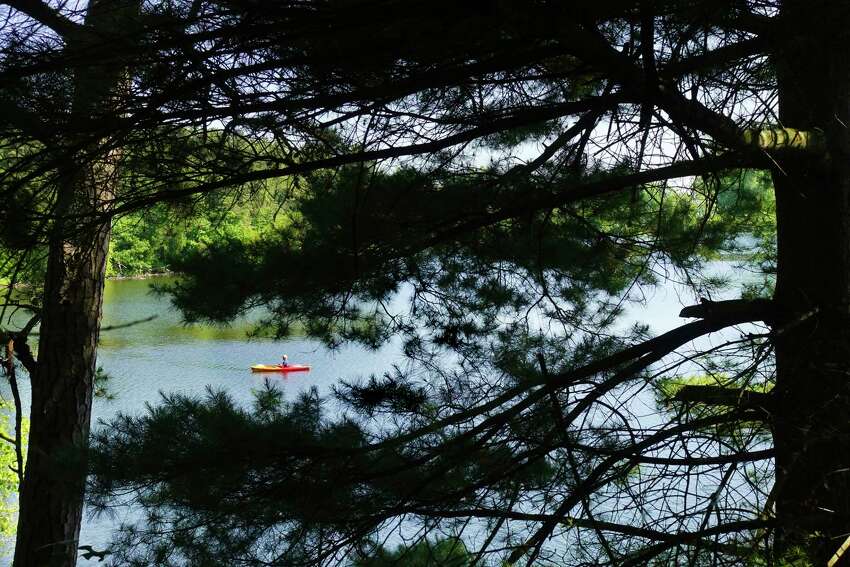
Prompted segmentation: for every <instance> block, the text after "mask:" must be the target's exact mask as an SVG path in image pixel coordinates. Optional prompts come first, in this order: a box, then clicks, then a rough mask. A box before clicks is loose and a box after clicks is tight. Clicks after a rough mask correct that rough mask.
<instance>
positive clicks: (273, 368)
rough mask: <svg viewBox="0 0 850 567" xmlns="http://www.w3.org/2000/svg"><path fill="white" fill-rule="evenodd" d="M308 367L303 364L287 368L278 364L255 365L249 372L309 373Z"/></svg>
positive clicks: (291, 365)
mask: <svg viewBox="0 0 850 567" xmlns="http://www.w3.org/2000/svg"><path fill="white" fill-rule="evenodd" d="M309 371H310V367H309V366H305V365H303V364H290V365H289V366H281V365H280V364H255V365H254V366H252V367H251V372H309Z"/></svg>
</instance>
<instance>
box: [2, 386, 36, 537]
mask: <svg viewBox="0 0 850 567" xmlns="http://www.w3.org/2000/svg"><path fill="white" fill-rule="evenodd" d="M14 412H15V407H14V406H13V405H12V403H11V402H5V401H4V402H0V434H2V435H3V437H5V438H7V439H14V438H15V434H14ZM29 426H30V420H29V419H28V418H24V419H23V420H22V422H21V438H22V439H23V441H24V447H23V450H24V459H25V462H26V439H27V437H28V436H29ZM17 464H18V462H17V456H16V454H15V447H14V445H12V444H11V443H10V442H8V441H6V440H5V439H2V440H0V542H3V543H4V544H11V543H12V542H13V538H14V535H15V530H16V528H17V523H18V504H17V496H18V474H17V473H16V472H15V471H14V470H12V467H17Z"/></svg>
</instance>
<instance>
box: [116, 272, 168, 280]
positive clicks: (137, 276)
mask: <svg viewBox="0 0 850 567" xmlns="http://www.w3.org/2000/svg"><path fill="white" fill-rule="evenodd" d="M176 275H177V272H145V273H142V274H133V275H129V276H124V275H117V276H107V277H106V279H107V280H148V279H153V278H162V277H166V276H176Z"/></svg>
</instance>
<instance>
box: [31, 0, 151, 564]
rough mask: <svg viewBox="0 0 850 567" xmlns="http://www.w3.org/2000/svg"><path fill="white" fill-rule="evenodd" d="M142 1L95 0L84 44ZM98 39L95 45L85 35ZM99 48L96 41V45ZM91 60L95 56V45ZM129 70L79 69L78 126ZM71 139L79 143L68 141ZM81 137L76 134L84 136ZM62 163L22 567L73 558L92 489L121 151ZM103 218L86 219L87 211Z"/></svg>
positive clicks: (105, 34)
mask: <svg viewBox="0 0 850 567" xmlns="http://www.w3.org/2000/svg"><path fill="white" fill-rule="evenodd" d="M136 5H137V2H136V1H127V2H120V1H115V0H100V1H97V0H94V1H91V2H89V4H88V11H87V15H86V22H85V27H86V28H87V33H88V35H87V36H81V38H80V39H79V40H78V41H79V42H81V43H80V44H78V46H77V47H83V48H86V49H90V50H92V51H93V50H94V49H101V50H102V49H105V48H108V46H109V45H110V42H109V41H107V40H108V38H110V37H116V39H117V37H118V35H119V34H124V33H126V31H127V27H128V25H129V24H130V23H132V20H128V19H127V18H128V17H130V18H132V16H133V14H135V13H136V10H137V8H136ZM90 40H91V43H90V44H89V45H86V44H85V42H88V41H90ZM90 46H95V47H90ZM92 51H90V52H89V54H88V57H87V59H88V58H91V59H90V60H92V61H97V59H96V58H95V57H96V52H94V53H93V52H92ZM124 77H125V72H124V70H122V69H121V68H120V67H119V66H116V65H114V64H112V65H110V66H108V67H107V66H98V65H96V64H91V65H86V66H85V67H80V68H78V69H76V70H75V74H74V100H73V106H72V124H76V125H78V126H81V129H82V130H85V128H84V126H85V124H86V121H87V120H90V119H91V118H92V117H93V116H96V115H98V114H100V113H105V112H106V113H108V112H109V111H110V110H111V109H112V108H114V101H115V94H116V92H117V89H118V88H119V87H120V86H121V85H122V83H123V81H124ZM70 142H73V141H70ZM77 143H78V144H79V142H77ZM80 145H81V147H80V148H76V149H75V150H68V152H67V154H66V155H67V157H66V163H65V166H64V167H62V169H61V171H59V175H58V182H57V199H56V205H55V207H54V214H55V221H54V225H53V229H52V232H51V237H50V241H49V252H48V253H49V255H48V265H47V275H46V280H45V285H44V304H43V312H42V320H41V329H40V333H39V345H38V365H37V368H36V371H35V373H34V374H33V375H32V376H31V380H32V408H31V413H30V420H31V422H30V433H29V450H28V456H27V463H26V470H25V476H24V482H23V486H22V489H21V494H20V499H19V502H20V515H19V519H18V532H17V543H16V547H15V563H14V564H15V565H16V566H17V567H30V566H32V567H42V566H50V567H53V566H73V565H75V564H76V559H77V547H78V541H77V540H78V538H79V532H80V521H81V519H82V509H83V495H84V488H85V467H84V463H82V462H81V452H80V451H79V449H80V448H82V447H84V446H85V445H86V443H87V441H88V434H89V424H90V420H91V403H92V389H93V387H92V385H93V379H94V373H95V365H96V359H97V342H98V336H99V332H100V318H101V304H102V298H103V286H104V280H105V268H106V255H107V250H108V247H109V236H110V221H109V219H107V218H106V217H105V216H102V213H104V212H105V207H106V206H107V204H108V202H109V201H110V200H111V198H112V196H113V194H114V190H115V182H116V181H115V180H116V174H117V167H116V160H117V157H118V155H117V152H116V151H115V150H107V151H102V150H101V149H100V148H98V147H97V144H91V143H90V144H80ZM92 214H98V215H100V216H99V217H98V218H100V219H102V220H99V221H97V222H92V220H91V217H89V219H88V222H87V223H81V222H80V215H92Z"/></svg>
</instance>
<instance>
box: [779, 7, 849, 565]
mask: <svg viewBox="0 0 850 567" xmlns="http://www.w3.org/2000/svg"><path fill="white" fill-rule="evenodd" d="M780 21H781V22H782V23H783V25H782V27H781V30H780V33H779V36H778V37H781V41H782V46H783V47H782V48H781V51H778V52H776V53H775V54H774V57H775V60H776V65H777V79H778V86H779V101H780V121H781V124H782V125H783V126H785V127H791V128H799V129H804V130H815V129H820V130H822V131H823V133H824V136H825V140H826V152H827V156H828V157H827V158H805V157H801V158H797V159H790V158H785V159H782V160H781V161H780V162H779V164H778V166H777V168H776V169H775V171H774V172H773V180H774V186H775V190H776V202H777V231H778V275H777V283H776V292H775V302H776V305H777V308H778V312H779V313H781V314H783V317H784V321H780V322H778V328H777V329H775V330H776V331H777V332H776V333H775V334H776V341H775V345H776V364H777V378H776V388H775V415H774V419H773V429H774V442H775V445H776V483H777V486H776V493H777V500H776V514H777V520H778V524H779V530H778V532H777V536H778V539H777V544H778V546H777V549H778V551H779V553H785V552H792V551H795V550H796V551H802V552H803V553H805V554H806V555H808V556H809V559H810V560H811V561H812V565H826V563H827V561H828V559H829V558H830V557H831V556H832V554H833V553H834V552H835V550H836V549H837V548H838V547H839V546H840V545H841V542H842V541H843V537H844V536H846V534H847V533H848V532H850V419H848V411H850V379H848V378H850V129H849V128H848V127H850V57H848V54H847V48H846V46H847V32H846V30H847V29H850V27H848V26H850V14H848V11H847V10H846V7H844V6H843V4H842V3H837V2H830V1H825V0H817V1H812V0H786V1H785V2H783V6H782V13H781V15H780ZM814 30H816V31H814Z"/></svg>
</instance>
